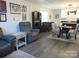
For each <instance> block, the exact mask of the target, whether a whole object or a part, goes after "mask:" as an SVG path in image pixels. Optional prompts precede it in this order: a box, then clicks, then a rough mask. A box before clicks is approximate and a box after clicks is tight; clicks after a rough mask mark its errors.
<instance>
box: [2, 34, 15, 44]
mask: <svg viewBox="0 0 79 59" xmlns="http://www.w3.org/2000/svg"><path fill="white" fill-rule="evenodd" d="M15 38H16V37H15V36H13V35H4V36H2V38H1V39H2V40H5V41H6V42H8V43H11V42H12V41H13V40H14V39H15Z"/></svg>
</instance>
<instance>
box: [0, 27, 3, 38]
mask: <svg viewBox="0 0 79 59" xmlns="http://www.w3.org/2000/svg"><path fill="white" fill-rule="evenodd" d="M2 36H3V31H2V29H1V28H0V38H1V37H2Z"/></svg>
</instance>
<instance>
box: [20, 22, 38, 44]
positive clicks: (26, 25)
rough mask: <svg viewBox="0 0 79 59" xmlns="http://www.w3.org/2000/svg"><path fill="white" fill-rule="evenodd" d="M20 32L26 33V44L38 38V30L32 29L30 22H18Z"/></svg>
mask: <svg viewBox="0 0 79 59" xmlns="http://www.w3.org/2000/svg"><path fill="white" fill-rule="evenodd" d="M19 27H20V31H21V32H26V33H27V34H26V36H27V43H31V42H32V41H35V40H36V39H38V37H39V29H32V27H31V24H30V22H20V23H19Z"/></svg>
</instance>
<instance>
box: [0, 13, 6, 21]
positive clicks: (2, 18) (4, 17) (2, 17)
mask: <svg viewBox="0 0 79 59" xmlns="http://www.w3.org/2000/svg"><path fill="white" fill-rule="evenodd" d="M6 21H7V17H6V14H0V22H6Z"/></svg>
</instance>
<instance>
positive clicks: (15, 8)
mask: <svg viewBox="0 0 79 59" xmlns="http://www.w3.org/2000/svg"><path fill="white" fill-rule="evenodd" d="M10 13H11V14H20V13H21V5H19V4H15V3H10Z"/></svg>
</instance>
